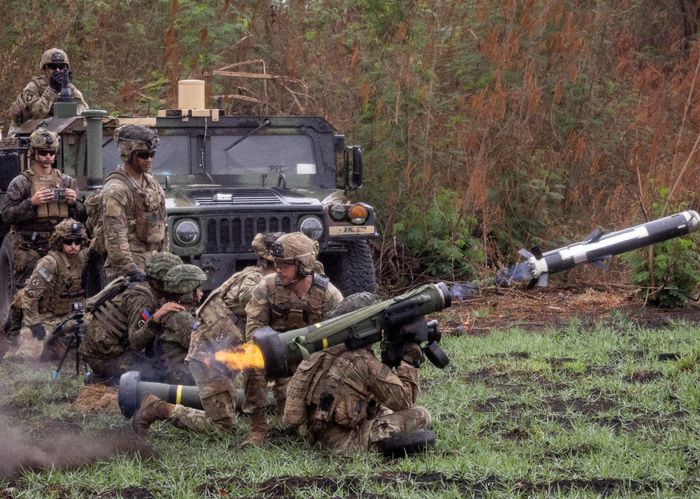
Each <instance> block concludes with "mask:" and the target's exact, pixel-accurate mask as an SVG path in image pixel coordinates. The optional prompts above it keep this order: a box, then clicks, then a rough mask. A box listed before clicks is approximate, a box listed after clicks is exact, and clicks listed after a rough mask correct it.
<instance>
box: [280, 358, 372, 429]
mask: <svg viewBox="0 0 700 499" xmlns="http://www.w3.org/2000/svg"><path fill="white" fill-rule="evenodd" d="M343 354H345V355H343ZM358 357H365V358H366V359H367V360H366V361H367V362H374V361H376V359H375V358H374V355H373V354H372V352H370V351H369V350H367V349H365V348H361V349H359V350H353V351H352V352H349V351H348V350H347V347H346V346H345V345H335V346H333V347H330V348H328V349H326V350H323V351H322V352H317V353H314V354H312V355H311V356H310V357H309V358H307V359H305V360H304V361H302V363H301V364H300V365H299V367H298V368H297V370H296V372H295V373H294V376H293V377H292V379H291V381H290V382H289V385H288V386H287V405H286V407H285V410H284V420H285V422H286V423H288V424H292V425H296V426H298V425H301V424H303V423H307V424H308V426H309V429H310V430H312V431H314V430H316V431H320V430H321V429H323V428H324V427H326V426H329V425H339V426H343V427H347V428H353V427H355V426H357V425H359V424H360V423H361V422H362V421H364V420H366V419H368V418H373V417H375V416H376V414H377V408H378V405H377V404H376V403H375V402H374V400H373V399H372V396H371V394H370V392H369V390H368V389H367V384H366V383H359V382H354V381H353V380H351V379H349V378H348V377H347V376H345V375H344V373H346V372H347V370H348V368H349V367H350V365H351V364H352V363H353V361H357V360H356V359H357V358H358ZM368 382H369V380H368Z"/></svg>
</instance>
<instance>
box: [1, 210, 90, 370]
mask: <svg viewBox="0 0 700 499" xmlns="http://www.w3.org/2000/svg"><path fill="white" fill-rule="evenodd" d="M84 239H85V232H84V230H83V226H82V224H81V223H80V222H76V221H75V220H73V219H72V218H69V219H67V220H64V221H62V222H61V223H59V224H58V225H57V226H56V229H55V230H54V231H53V233H52V234H51V236H50V237H49V248H50V249H49V252H48V254H47V255H46V256H44V257H43V258H41V259H40V260H39V262H38V263H37V265H36V267H35V268H34V272H32V274H31V276H30V277H29V279H28V280H27V284H26V287H25V288H24V289H23V290H22V292H21V299H20V301H21V306H22V312H23V319H22V329H21V330H20V334H19V338H18V343H17V345H16V347H15V348H13V349H11V350H10V351H9V352H8V354H7V358H15V359H22V360H38V359H41V360H53V359H55V358H58V357H59V356H60V355H61V354H62V353H63V350H64V349H65V347H66V344H67V342H66V341H64V339H65V338H67V335H66V334H65V333H67V332H69V330H70V327H75V324H74V323H73V324H66V325H65V326H64V327H63V328H62V330H61V331H55V333H56V334H52V333H54V329H55V328H56V327H57V326H58V325H59V324H60V323H61V322H63V320H64V319H66V318H68V317H70V315H71V314H72V313H73V312H74V311H75V310H77V309H82V308H83V306H84V304H85V289H84V287H83V281H82V274H83V271H84V269H85V262H86V259H87V249H82V244H83V241H84Z"/></svg>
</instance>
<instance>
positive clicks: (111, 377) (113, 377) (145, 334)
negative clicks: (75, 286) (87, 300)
mask: <svg viewBox="0 0 700 499" xmlns="http://www.w3.org/2000/svg"><path fill="white" fill-rule="evenodd" d="M109 303H111V306H113V307H114V310H115V311H116V312H117V313H118V314H121V315H122V316H123V317H125V318H126V325H125V327H124V329H123V330H117V329H115V327H114V324H108V323H105V322H103V321H100V320H98V319H97V318H96V317H95V315H94V314H93V312H89V313H87V314H86V315H85V337H84V338H83V342H82V343H81V345H80V352H81V353H82V354H83V355H84V356H85V359H86V360H87V362H88V364H90V367H91V368H92V370H93V371H94V373H95V375H96V377H97V379H101V380H104V381H105V382H108V383H112V382H115V381H117V380H118V377H119V376H120V375H121V374H123V373H124V372H126V371H129V370H140V367H139V366H140V365H141V364H150V361H149V360H148V359H147V358H146V357H145V355H144V354H143V353H142V352H143V349H144V348H145V347H146V346H147V345H149V344H151V343H152V342H153V340H154V339H155V334H156V333H157V330H156V329H155V328H154V327H153V324H152V321H150V320H148V319H149V317H150V316H151V315H152V313H153V310H154V309H155V307H156V306H157V302H156V299H155V298H154V296H153V290H152V289H151V288H150V286H149V285H148V284H146V283H137V284H132V285H131V286H130V287H128V288H126V289H125V290H124V291H123V292H121V293H120V294H118V295H116V296H115V297H114V298H112V299H111V300H110V301H109ZM132 368H133V369H132ZM146 368H148V369H150V367H148V366H146V367H144V369H146ZM150 370H152V369H150ZM142 376H143V372H142Z"/></svg>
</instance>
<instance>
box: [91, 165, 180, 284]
mask: <svg viewBox="0 0 700 499" xmlns="http://www.w3.org/2000/svg"><path fill="white" fill-rule="evenodd" d="M118 171H123V170H118ZM102 214H103V224H102V230H103V233H104V239H105V248H106V250H107V260H106V262H105V270H106V272H107V278H108V279H109V280H112V279H114V278H116V277H118V276H120V275H126V274H128V273H129V272H131V271H134V270H140V271H142V272H143V270H144V265H145V263H146V260H148V258H150V257H151V256H152V255H154V254H155V253H156V252H158V251H168V249H169V241H168V238H167V234H166V231H165V192H164V191H163V188H162V187H161V186H160V185H159V184H158V181H157V180H156V179H155V177H154V176H153V175H151V174H149V173H145V174H144V182H143V185H142V186H137V185H136V184H135V182H134V181H133V179H131V177H128V176H126V177H125V175H119V176H112V177H111V178H110V179H109V180H108V181H107V183H106V184H105V186H104V187H103V188H102Z"/></svg>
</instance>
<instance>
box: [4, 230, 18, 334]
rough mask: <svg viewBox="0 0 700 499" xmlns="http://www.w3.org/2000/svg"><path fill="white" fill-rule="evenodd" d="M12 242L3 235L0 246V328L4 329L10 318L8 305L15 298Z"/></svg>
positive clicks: (8, 236)
mask: <svg viewBox="0 0 700 499" xmlns="http://www.w3.org/2000/svg"><path fill="white" fill-rule="evenodd" d="M13 261H14V259H13V257H12V240H11V238H10V234H7V235H5V238H4V239H3V241H2V246H0V327H4V326H5V323H6V322H7V319H8V317H9V316H10V305H11V304H12V299H13V298H14V296H15V280H14V273H13V272H12V263H13Z"/></svg>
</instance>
